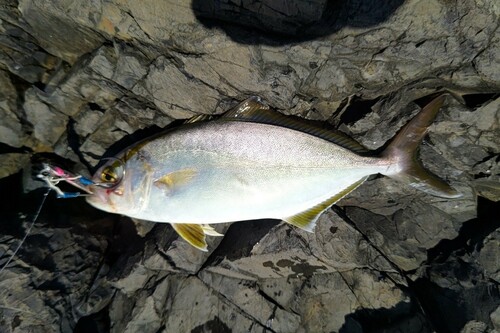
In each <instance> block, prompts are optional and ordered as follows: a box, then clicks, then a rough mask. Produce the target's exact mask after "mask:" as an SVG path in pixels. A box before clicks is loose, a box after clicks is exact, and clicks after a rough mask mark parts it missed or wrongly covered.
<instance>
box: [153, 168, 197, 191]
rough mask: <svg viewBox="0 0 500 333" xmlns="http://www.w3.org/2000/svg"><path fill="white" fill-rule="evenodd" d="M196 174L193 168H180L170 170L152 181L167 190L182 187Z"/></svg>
mask: <svg viewBox="0 0 500 333" xmlns="http://www.w3.org/2000/svg"><path fill="white" fill-rule="evenodd" d="M197 174H198V172H196V170H195V169H181V170H177V171H173V172H170V173H168V174H166V175H165V176H162V177H160V178H158V179H157V180H155V181H154V184H155V186H157V187H160V188H161V187H163V188H166V189H167V190H169V191H174V190H175V189H177V188H179V187H182V186H184V185H186V184H188V183H189V182H191V181H192V180H193V178H194V177H195V176H196V175H197Z"/></svg>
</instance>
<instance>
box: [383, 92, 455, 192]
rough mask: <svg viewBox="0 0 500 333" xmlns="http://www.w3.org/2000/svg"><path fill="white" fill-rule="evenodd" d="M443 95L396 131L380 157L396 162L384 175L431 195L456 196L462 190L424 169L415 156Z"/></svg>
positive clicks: (443, 97) (441, 102) (442, 99)
mask: <svg viewBox="0 0 500 333" xmlns="http://www.w3.org/2000/svg"><path fill="white" fill-rule="evenodd" d="M444 99H445V95H441V96H439V97H437V98H435V99H434V100H432V101H431V102H430V103H429V104H427V105H426V106H425V107H424V108H423V109H422V110H421V111H420V112H419V113H418V114H417V115H416V116H415V117H414V118H413V119H412V120H410V122H408V123H407V124H406V125H405V126H404V127H403V128H402V129H401V130H400V131H399V132H398V134H397V135H396V136H395V137H394V138H393V139H392V141H391V142H390V143H389V145H388V146H387V148H386V149H385V150H384V151H383V152H382V154H381V157H382V158H386V159H388V160H390V161H393V162H394V163H395V168H394V169H392V168H391V169H392V170H391V171H390V172H388V173H387V174H386V175H387V176H389V177H391V178H394V179H396V180H399V181H401V182H404V183H406V184H409V185H410V186H412V187H415V188H417V189H418V190H421V191H423V192H426V193H429V194H432V195H436V196H439V197H444V198H458V197H460V196H462V194H461V193H459V192H458V191H457V190H455V189H454V188H453V187H451V186H450V185H448V184H447V183H446V182H444V181H443V180H442V179H440V178H439V177H438V176H436V175H435V174H433V173H432V172H430V171H429V170H427V169H425V168H424V166H423V165H422V163H421V162H420V161H419V160H418V149H419V146H420V143H421V142H422V140H423V138H424V137H425V135H426V134H427V131H428V128H429V126H430V125H431V124H432V122H433V120H434V118H435V117H436V115H437V112H438V111H439V109H440V108H441V106H442V105H443V102H444Z"/></svg>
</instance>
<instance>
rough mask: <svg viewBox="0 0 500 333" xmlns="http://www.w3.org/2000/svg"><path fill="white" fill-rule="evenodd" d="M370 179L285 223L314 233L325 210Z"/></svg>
mask: <svg viewBox="0 0 500 333" xmlns="http://www.w3.org/2000/svg"><path fill="white" fill-rule="evenodd" d="M367 178H368V177H363V178H362V179H360V180H358V181H357V182H355V183H354V184H352V185H349V186H348V187H347V188H345V189H343V190H342V191H340V192H339V193H337V194H335V195H334V196H333V197H331V198H328V199H326V200H325V201H323V202H321V203H319V204H317V205H316V206H314V207H312V208H310V209H308V210H306V211H305V212H301V213H298V214H297V215H293V216H290V217H287V218H285V219H283V221H285V222H287V223H290V224H293V225H294V226H296V227H299V228H300V229H302V230H305V231H309V232H313V229H314V226H315V225H316V222H317V221H318V218H319V217H320V216H321V214H323V212H324V211H325V210H327V209H328V208H330V207H331V206H332V205H333V204H335V203H336V202H337V201H339V200H340V199H342V198H343V197H344V196H346V195H347V194H349V193H350V192H352V191H354V190H355V189H356V188H357V187H358V186H359V185H361V184H363V182H364V181H365V180H366V179H367Z"/></svg>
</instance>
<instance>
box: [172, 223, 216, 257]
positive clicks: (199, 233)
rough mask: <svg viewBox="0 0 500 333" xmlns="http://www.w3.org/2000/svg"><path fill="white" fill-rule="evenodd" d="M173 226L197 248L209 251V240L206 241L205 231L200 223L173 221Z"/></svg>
mask: <svg viewBox="0 0 500 333" xmlns="http://www.w3.org/2000/svg"><path fill="white" fill-rule="evenodd" d="M171 226H172V228H174V230H175V231H176V232H177V233H178V234H179V236H181V237H182V238H184V240H185V241H186V242H188V243H189V244H191V245H193V246H194V247H195V248H197V249H199V250H202V251H205V252H206V251H207V242H206V241H205V232H204V231H203V228H202V227H201V225H199V224H187V223H172V224H171Z"/></svg>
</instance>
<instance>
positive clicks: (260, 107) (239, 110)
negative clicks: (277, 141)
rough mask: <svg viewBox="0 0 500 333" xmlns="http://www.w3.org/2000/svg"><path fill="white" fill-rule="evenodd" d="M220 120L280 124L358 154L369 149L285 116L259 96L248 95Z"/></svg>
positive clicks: (303, 120) (310, 124) (335, 133)
mask: <svg viewBox="0 0 500 333" xmlns="http://www.w3.org/2000/svg"><path fill="white" fill-rule="evenodd" d="M220 119H221V120H237V121H251V122H256V123H262V124H269V125H276V126H282V127H286V128H290V129H293V130H296V131H300V132H303V133H307V134H311V135H314V136H316V137H319V138H322V139H324V140H327V141H330V142H332V143H335V144H337V145H339V146H341V147H344V148H347V149H349V150H351V151H353V152H355V153H358V154H367V153H369V152H370V151H369V150H368V149H366V148H365V147H363V146H362V145H360V144H359V143H358V142H356V141H355V140H353V139H351V138H350V137H348V136H347V135H345V134H344V133H342V132H339V131H335V130H333V129H328V128H322V127H320V126H318V125H316V124H314V123H311V122H310V121H308V120H306V119H301V118H298V117H295V116H285V115H283V114H281V113H279V112H277V111H275V110H272V109H271V108H270V107H269V106H268V105H266V104H264V103H263V102H262V100H261V99H260V97H255V96H254V97H250V98H248V99H246V100H244V101H243V102H241V103H240V104H238V105H237V106H236V107H234V108H233V109H231V110H230V111H228V112H226V113H225V114H224V115H223V116H222V117H221V118H220Z"/></svg>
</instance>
